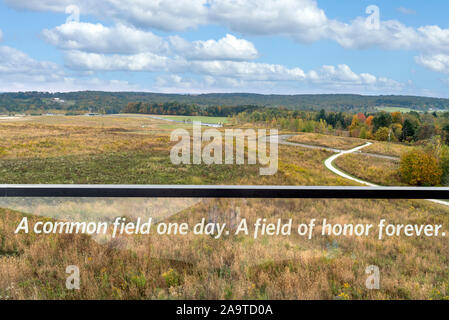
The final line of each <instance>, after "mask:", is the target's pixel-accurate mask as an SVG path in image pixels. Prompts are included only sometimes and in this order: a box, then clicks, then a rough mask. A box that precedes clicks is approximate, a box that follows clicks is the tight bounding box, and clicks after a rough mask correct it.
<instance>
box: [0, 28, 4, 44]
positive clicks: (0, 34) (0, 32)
mask: <svg viewBox="0 0 449 320" xmlns="http://www.w3.org/2000/svg"><path fill="white" fill-rule="evenodd" d="M2 40H3V32H2V30H0V42H1V41H2Z"/></svg>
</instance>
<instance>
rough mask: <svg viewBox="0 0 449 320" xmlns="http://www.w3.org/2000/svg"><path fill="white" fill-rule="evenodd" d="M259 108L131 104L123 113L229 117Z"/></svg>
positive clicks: (181, 104) (182, 104) (176, 103)
mask: <svg viewBox="0 0 449 320" xmlns="http://www.w3.org/2000/svg"><path fill="white" fill-rule="evenodd" d="M258 108H259V107H258V106H235V107H233V106H210V107H200V106H198V105H194V104H184V103H178V102H165V103H144V102H130V103H128V105H127V106H126V107H125V108H124V109H123V110H122V112H123V113H143V114H159V115H180V116H209V117H228V116H231V115H234V114H238V113H240V112H244V111H246V112H252V111H254V110H257V109H258Z"/></svg>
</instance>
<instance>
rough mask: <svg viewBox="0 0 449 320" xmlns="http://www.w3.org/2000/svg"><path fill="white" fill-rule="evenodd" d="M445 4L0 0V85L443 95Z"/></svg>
mask: <svg viewBox="0 0 449 320" xmlns="http://www.w3.org/2000/svg"><path fill="white" fill-rule="evenodd" d="M447 12H449V1H442V0H429V1H422V0H395V1H391V0H378V1H375V0H369V1H365V0H344V1H342V0H151V1H148V0H121V1H119V0H97V1H88V0H0V92H12V91H13V92H16V91H48V92H66V91H79V90H104V91H149V92H163V93H190V94H198V93H211V92H215V93H218V92H252V93H263V94H312V93H355V94H367V95H380V94H395V95H418V96H433V97H444V98H449V18H448V14H447Z"/></svg>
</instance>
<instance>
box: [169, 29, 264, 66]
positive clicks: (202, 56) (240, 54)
mask: <svg viewBox="0 0 449 320" xmlns="http://www.w3.org/2000/svg"><path fill="white" fill-rule="evenodd" d="M170 43H171V46H172V48H173V50H174V52H176V53H177V54H179V55H182V56H184V57H186V58H187V59H189V60H253V59H255V58H257V57H258V54H259V53H258V52H257V49H256V48H255V47H254V45H253V44H252V43H251V42H249V41H247V40H245V39H238V38H236V37H235V36H233V35H231V34H227V35H226V36H225V37H224V38H221V39H220V40H218V41H217V40H207V41H193V42H188V41H186V40H184V39H182V38H181V37H179V36H174V37H171V38H170Z"/></svg>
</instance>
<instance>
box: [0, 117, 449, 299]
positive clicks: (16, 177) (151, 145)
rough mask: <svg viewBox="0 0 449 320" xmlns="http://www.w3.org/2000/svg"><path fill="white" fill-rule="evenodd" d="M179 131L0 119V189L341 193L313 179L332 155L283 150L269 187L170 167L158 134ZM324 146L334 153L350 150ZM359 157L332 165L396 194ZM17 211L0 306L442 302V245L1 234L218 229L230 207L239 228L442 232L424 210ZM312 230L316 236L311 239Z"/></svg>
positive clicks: (33, 207) (142, 207)
mask: <svg viewBox="0 0 449 320" xmlns="http://www.w3.org/2000/svg"><path fill="white" fill-rule="evenodd" d="M180 126H183V127H184V128H186V129H188V128H189V126H184V125H182V124H172V123H168V122H164V121H158V120H154V119H153V120H152V119H148V118H144V117H135V118H126V117H35V118H27V119H21V120H20V121H5V120H2V121H0V150H1V153H0V184H1V183H148V184H152V183H166V184H170V183H180V184H254V185H256V184H270V185H271V184H274V185H277V184H284V185H351V182H349V181H346V180H344V179H343V178H340V177H338V176H336V175H334V174H333V173H331V172H330V171H328V170H327V169H326V168H325V166H324V164H323V162H324V160H325V159H326V158H328V157H329V156H331V155H332V153H329V152H325V151H321V150H308V149H302V148H296V147H293V146H279V171H278V173H277V174H276V175H274V176H266V177H261V176H259V171H258V168H259V167H258V166H254V165H243V166H237V165H227V166H223V165H218V166H213V165H210V166H206V165H201V166H188V165H183V166H175V165H172V164H171V162H170V160H169V158H168V156H169V152H170V148H171V145H173V143H171V142H170V141H169V134H170V132H171V131H172V130H173V128H176V127H180ZM337 140H338V142H336V143H337V144H338V145H340V146H341V147H343V146H346V147H348V146H349V148H350V147H352V145H351V143H355V142H352V141H346V142H344V141H340V139H337ZM345 143H346V144H345ZM362 143H363V142H362ZM357 145H360V144H359V142H357ZM330 146H333V147H336V145H330ZM353 157H355V158H353ZM359 157H362V156H361V155H348V157H342V158H341V159H338V160H337V162H336V164H337V165H338V166H339V167H342V168H343V169H345V170H347V171H348V172H360V177H361V178H366V179H374V181H376V182H378V183H382V184H396V182H397V181H396V180H395V177H394V175H393V173H392V172H393V171H394V165H393V164H390V163H388V162H385V161H384V160H380V161H377V160H376V159H374V158H368V157H366V158H359ZM376 179H377V180H376ZM19 200H20V199H16V200H14V199H3V200H2V201H0V207H3V209H0V299H448V298H449V268H448V265H449V264H448V262H449V246H448V245H447V238H442V237H429V238H427V237H424V238H423V237H404V236H401V237H391V238H388V239H384V240H378V239H377V238H376V237H375V233H373V234H372V235H370V236H368V237H353V236H346V237H335V236H324V237H321V236H316V237H314V238H312V239H311V240H309V239H307V238H305V237H301V236H299V235H292V236H289V237H283V236H275V237H273V236H262V237H260V238H258V239H253V238H252V237H251V236H244V235H238V236H235V235H229V236H223V237H221V238H220V239H215V238H213V236H206V235H201V236H200V235H193V234H188V235H170V236H168V235H167V236H161V235H159V236H158V235H155V234H151V235H132V236H122V237H120V238H118V239H114V240H111V241H106V240H107V239H99V238H97V237H91V236H87V235H37V234H33V233H30V234H23V233H21V234H17V235H16V234H14V230H15V228H16V227H17V225H18V223H19V222H20V221H21V219H22V217H24V216H25V215H26V216H28V217H29V219H30V221H31V222H33V221H37V220H38V219H40V220H41V219H46V220H48V221H54V220H59V221H66V220H77V221H78V220H81V221H91V220H105V221H112V220H113V219H114V218H116V217H119V216H126V217H128V218H129V219H136V218H137V217H139V216H145V215H147V216H148V215H149V214H150V215H151V216H153V217H155V218H156V219H157V221H158V222H162V221H165V222H188V223H189V224H190V225H193V224H195V223H197V222H199V221H201V219H202V218H206V219H208V220H212V221H214V222H226V223H231V222H232V221H233V219H231V218H230V215H229V214H228V211H229V210H230V209H231V208H234V209H235V208H238V209H239V212H240V216H239V219H243V218H245V219H247V221H248V225H251V224H253V223H254V222H255V220H256V219H257V218H267V220H269V221H275V220H276V219H282V221H288V219H293V221H294V223H293V224H294V225H295V223H296V224H297V223H302V222H307V221H308V220H310V219H312V218H315V219H317V224H318V225H319V224H320V223H319V222H320V221H321V220H322V219H323V218H326V219H327V220H328V222H330V223H341V224H344V223H372V224H374V225H377V223H378V222H379V220H380V219H387V221H388V222H389V223H394V224H409V223H410V224H442V225H443V226H444V228H445V230H446V232H449V230H448V229H447V228H448V226H449V208H447V207H444V206H441V205H437V204H431V203H429V202H425V201H419V200H407V201H406V200H390V201H387V200H311V199H310V200H309V199H304V200H285V199H284V200H282V199H264V200H255V199H247V200H243V199H211V200H204V201H195V200H193V199H169V200H168V201H167V200H165V201H164V200H153V201H150V200H148V199H147V200H145V199H140V200H138V201H137V200H131V199H123V200H121V201H119V202H117V201H118V200H116V201H109V200H107V199H92V200H90V201H87V200H85V202H83V201H84V200H80V201H81V203H80V202H77V201H76V200H73V199H66V200H64V201H62V200H61V201H62V202H60V203H55V202H54V200H51V199H47V200H45V199H43V200H42V202H40V201H41V200H39V199H36V200H34V201H37V202H26V201H25V202H24V201H22V200H20V201H19ZM148 208H151V210H150V211H147V210H146V209H148ZM211 211H214V212H215V214H213V215H211ZM236 219H237V218H236ZM239 219H237V220H239ZM234 220H235V219H234ZM234 223H235V221H234ZM320 230H321V227H319V226H318V228H317V231H316V232H317V233H319V232H320ZM68 265H77V266H79V268H80V272H81V290H67V289H66V287H65V281H66V278H67V276H68V275H67V274H66V273H65V271H66V267H67V266H68ZM369 265H376V266H378V267H379V268H380V272H381V274H380V276H381V288H380V290H367V289H366V287H365V280H366V277H367V275H366V274H365V268H366V267H367V266H369Z"/></svg>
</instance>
